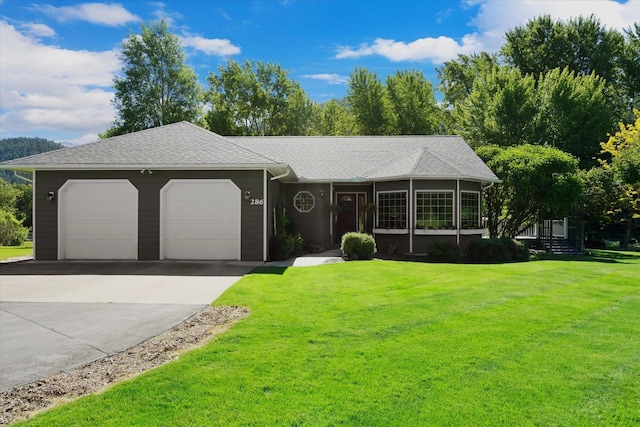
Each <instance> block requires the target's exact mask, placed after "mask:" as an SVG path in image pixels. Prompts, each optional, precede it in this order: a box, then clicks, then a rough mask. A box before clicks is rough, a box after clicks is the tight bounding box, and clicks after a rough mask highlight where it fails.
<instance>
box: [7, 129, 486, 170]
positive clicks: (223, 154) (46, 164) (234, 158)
mask: <svg viewBox="0 0 640 427" xmlns="http://www.w3.org/2000/svg"><path fill="white" fill-rule="evenodd" d="M286 165H289V166H290V167H291V169H292V170H293V174H291V175H290V176H289V177H288V178H287V180H296V179H299V180H300V181H334V182H353V181H363V180H369V181H373V180H385V179H402V178H437V179H457V178H466V179H473V180H481V181H498V178H497V177H496V176H495V175H494V174H493V172H491V170H490V169H489V168H488V167H487V166H486V165H485V164H484V162H482V160H481V159H480V158H479V157H478V156H477V155H476V154H475V153H474V152H473V150H472V149H471V148H470V147H469V146H468V145H467V144H466V143H465V142H464V140H463V139H462V138H461V137H458V136H347V137H344V136H307V137H304V136H303V137H294V136H289V137H278V136H267V137H253V136H245V137H222V136H220V135H217V134H215V133H213V132H210V131H208V130H206V129H203V128H201V127H199V126H196V125H194V124H191V123H188V122H180V123H174V124H170V125H166V126H162V127H157V128H153V129H147V130H143V131H140V132H134V133H130V134H127V135H121V136H117V137H114V138H109V139H105V140H102V141H98V142H94V143H91V144H86V145H81V146H78V147H73V148H67V149H62V150H56V151H50V152H47V153H42V154H37V155H34V156H30V157H23V158H21V159H15V160H10V161H8V162H4V163H1V164H0V168H2V169H24V170H33V169H60V170H64V169H94V168H95V169H98V168H99V169H109V168H113V169H117V168H121V169H126V168H137V167H146V168H166V169H174V168H175V169H203V168H207V169H215V168H252V167H255V168H263V167H266V168H268V169H269V170H271V171H272V172H273V173H274V174H281V173H282V170H283V169H282V168H283V167H285V166H286Z"/></svg>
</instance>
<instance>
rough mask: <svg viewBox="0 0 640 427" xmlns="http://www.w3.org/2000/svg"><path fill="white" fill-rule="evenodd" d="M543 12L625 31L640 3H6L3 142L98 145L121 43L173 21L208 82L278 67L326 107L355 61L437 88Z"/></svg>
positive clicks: (0, 26)
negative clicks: (229, 64) (412, 72)
mask: <svg viewBox="0 0 640 427" xmlns="http://www.w3.org/2000/svg"><path fill="white" fill-rule="evenodd" d="M542 14H550V15H551V16H552V17H553V18H555V19H563V20H566V19H569V18H571V17H576V16H579V15H584V16H589V15H591V14H593V15H595V16H596V17H597V18H599V19H600V21H601V22H602V23H603V24H604V25H606V26H607V28H615V29H620V30H622V29H624V28H628V27H630V26H631V25H632V24H633V23H634V22H639V21H640V0H619V1H613V0H587V1H577V0H568V1H563V0H554V1H551V0H549V1H531V0H501V1H495V0H461V1H453V0H451V1H438V0H433V1H427V0H425V1H420V0H395V1H392V0H386V1H382V0H378V1H373V0H351V1H346V0H315V1H312V0H281V1H276V0H221V1H216V0H210V1H204V0H202V1H196V0H168V1H163V2H148V1H142V0H136V1H119V2H98V1H95V2H90V3H89V2H86V3H83V2H79V1H66V0H55V1H54V0H48V1H46V0H44V1H40V0H27V1H25V0H0V138H9V137H15V136H38V137H43V138H48V139H53V140H56V141H59V142H64V143H66V144H69V145H77V144H82V143H87V142H91V141H95V140H96V139H97V134H98V133H99V132H103V131H104V130H106V129H107V128H108V127H109V125H110V123H111V122H112V121H113V119H114V117H115V112H114V110H113V107H112V105H111V99H112V98H113V91H112V89H111V83H112V79H113V76H114V75H115V74H116V73H119V72H120V70H121V64H120V62H119V60H118V51H119V48H120V46H121V43H122V41H123V40H124V39H126V38H127V36H128V35H129V34H130V32H131V31H133V32H135V33H139V32H140V23H141V22H146V23H151V22H154V21H157V20H159V19H165V20H166V22H167V23H168V24H169V26H170V29H171V31H172V32H173V33H175V34H176V35H178V36H179V37H180V39H181V41H182V44H183V46H184V49H185V52H186V53H187V62H188V63H189V64H190V65H191V66H193V68H194V69H195V71H196V73H197V74H198V75H199V77H200V80H201V81H202V83H203V84H204V85H205V87H208V86H207V83H206V77H207V75H208V74H209V73H210V72H215V71H216V70H217V68H218V67H219V66H221V65H224V64H225V62H226V61H227V59H228V58H233V59H234V60H236V61H243V60H245V59H249V60H260V61H264V62H276V63H278V64H280V65H281V66H282V67H283V68H285V69H287V70H288V71H289V73H290V77H292V78H293V79H295V80H296V81H298V82H300V84H301V85H302V87H303V88H304V90H305V91H306V92H307V93H308V94H309V96H310V97H311V98H312V99H313V100H314V101H318V102H323V101H326V100H329V99H331V98H341V97H343V96H344V95H345V94H346V81H347V78H348V76H349V74H350V73H351V71H353V69H354V67H356V66H358V67H365V68H367V69H368V70H370V71H373V72H376V73H377V74H378V75H379V76H380V77H381V78H384V77H385V76H386V75H387V74H390V73H393V72H395V71H396V70H402V69H418V70H421V71H423V72H424V73H425V75H426V76H427V78H429V79H430V80H432V81H433V82H434V84H436V83H437V81H436V68H437V67H439V66H441V65H442V63H443V62H444V61H447V60H449V59H454V58H456V57H457V55H458V54H469V53H472V52H479V51H489V52H495V51H497V50H498V49H499V48H500V46H501V45H502V43H503V41H504V33H505V31H507V30H508V29H512V28H514V27H515V26H518V25H523V24H525V23H526V22H527V21H528V20H530V19H533V18H535V17H536V16H540V15H542Z"/></svg>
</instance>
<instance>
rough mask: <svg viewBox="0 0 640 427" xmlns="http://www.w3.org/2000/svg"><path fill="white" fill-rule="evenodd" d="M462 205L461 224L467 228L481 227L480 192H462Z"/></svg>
mask: <svg viewBox="0 0 640 427" xmlns="http://www.w3.org/2000/svg"><path fill="white" fill-rule="evenodd" d="M460 205H461V206H460V226H461V227H462V228H466V229H472V228H478V227H480V193H479V192H477V191H463V192H461V193H460Z"/></svg>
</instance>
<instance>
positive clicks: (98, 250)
mask: <svg viewBox="0 0 640 427" xmlns="http://www.w3.org/2000/svg"><path fill="white" fill-rule="evenodd" d="M65 252H66V259H137V258H138V251H137V248H133V247H131V245H129V239H105V240H103V241H102V242H100V245H96V241H95V239H88V240H87V239H68V240H67V242H66V251H65Z"/></svg>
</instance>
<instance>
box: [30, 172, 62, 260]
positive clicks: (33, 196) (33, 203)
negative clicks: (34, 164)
mask: <svg viewBox="0 0 640 427" xmlns="http://www.w3.org/2000/svg"><path fill="white" fill-rule="evenodd" d="M56 203H58V202H56ZM31 242H32V243H33V249H32V253H33V260H34V261H36V171H33V185H32V186H31Z"/></svg>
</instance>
